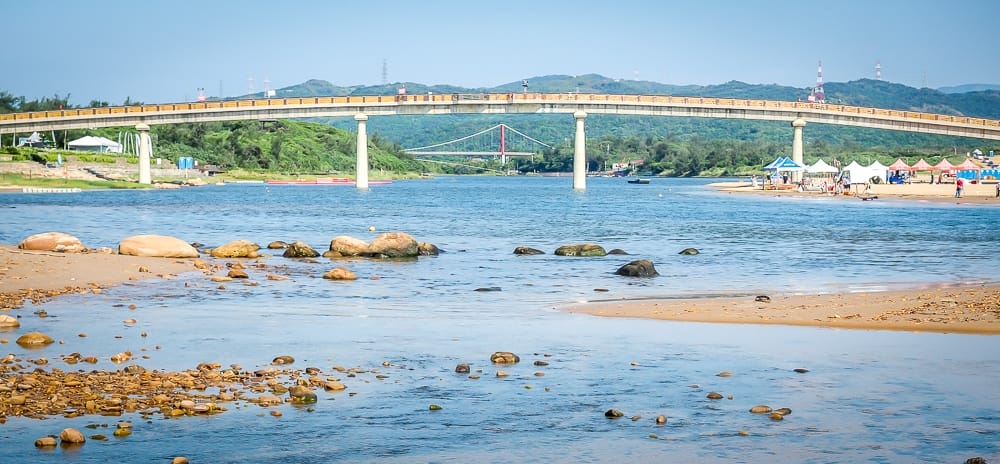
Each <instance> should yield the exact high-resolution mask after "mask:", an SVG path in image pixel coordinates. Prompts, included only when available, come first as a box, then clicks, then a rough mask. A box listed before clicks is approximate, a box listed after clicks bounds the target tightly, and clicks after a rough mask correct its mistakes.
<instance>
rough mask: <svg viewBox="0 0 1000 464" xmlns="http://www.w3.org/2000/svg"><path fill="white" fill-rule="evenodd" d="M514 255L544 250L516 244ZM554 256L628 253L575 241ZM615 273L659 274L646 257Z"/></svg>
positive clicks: (689, 250) (687, 252)
mask: <svg viewBox="0 0 1000 464" xmlns="http://www.w3.org/2000/svg"><path fill="white" fill-rule="evenodd" d="M698 253H699V252H698V250H697V249H696V248H685V249H683V250H681V251H680V253H678V254H682V255H696V254H698ZM514 254H515V255H543V254H545V252H544V251H542V250H539V249H537V248H532V247H529V246H518V247H516V248H514ZM553 254H555V255H556V256H582V257H595V256H596V257H600V256H608V255H627V254H628V253H627V252H625V251H624V250H621V249H618V248H615V249H613V250H611V251H605V249H604V247H602V246H600V245H598V244H596V243H576V244H571V245H562V246H560V247H558V248H556V250H555V252H553ZM615 274H618V275H621V276H626V277H656V276H658V275H660V274H659V273H658V272H656V267H655V266H654V265H653V262H652V261H650V260H648V259H637V260H634V261H631V262H629V263H628V264H625V265H624V266H621V267H619V268H618V270H616V271H615Z"/></svg>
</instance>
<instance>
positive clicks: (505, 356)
mask: <svg viewBox="0 0 1000 464" xmlns="http://www.w3.org/2000/svg"><path fill="white" fill-rule="evenodd" d="M490 362H492V363H493V364H515V363H519V362H521V357H520V356H518V355H516V354H514V353H511V352H510V351H497V352H495V353H493V354H492V355H491V356H490Z"/></svg>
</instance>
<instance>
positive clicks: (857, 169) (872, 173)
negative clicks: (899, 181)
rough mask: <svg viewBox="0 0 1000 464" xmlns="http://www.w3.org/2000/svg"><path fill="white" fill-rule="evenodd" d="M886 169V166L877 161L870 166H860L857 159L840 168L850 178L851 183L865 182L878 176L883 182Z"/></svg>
mask: <svg viewBox="0 0 1000 464" xmlns="http://www.w3.org/2000/svg"><path fill="white" fill-rule="evenodd" d="M888 170H889V168H888V167H886V166H885V165H884V164H882V163H879V162H878V161H876V162H874V163H872V164H871V166H862V165H860V164H858V162H857V161H851V164H848V165H847V166H845V167H844V169H841V171H842V172H846V173H847V176H848V177H850V178H851V183H852V184H867V183H868V182H869V181H870V180H871V178H872V177H878V178H879V179H880V180H881V182H885V174H886V171H888Z"/></svg>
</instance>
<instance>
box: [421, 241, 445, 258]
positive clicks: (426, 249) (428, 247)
mask: <svg viewBox="0 0 1000 464" xmlns="http://www.w3.org/2000/svg"><path fill="white" fill-rule="evenodd" d="M443 252H444V250H442V249H440V248H438V247H437V245H435V244H433V243H427V242H420V243H418V244H417V254H418V255H420V256H437V255H439V254H441V253H443Z"/></svg>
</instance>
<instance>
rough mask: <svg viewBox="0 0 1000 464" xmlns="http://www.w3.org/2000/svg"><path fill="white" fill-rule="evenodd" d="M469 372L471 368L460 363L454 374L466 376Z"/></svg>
mask: <svg viewBox="0 0 1000 464" xmlns="http://www.w3.org/2000/svg"><path fill="white" fill-rule="evenodd" d="M469 372H472V367H470V366H469V365H468V364H466V363H461V364H459V365H457V366H455V373H457V374H468V373H469Z"/></svg>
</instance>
